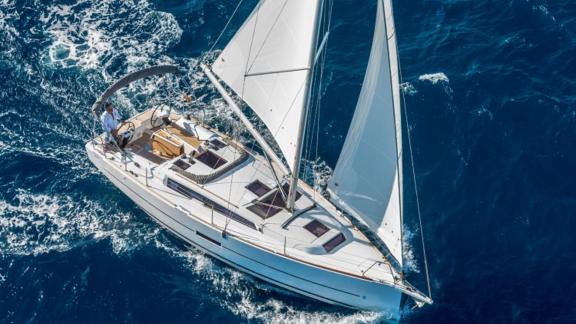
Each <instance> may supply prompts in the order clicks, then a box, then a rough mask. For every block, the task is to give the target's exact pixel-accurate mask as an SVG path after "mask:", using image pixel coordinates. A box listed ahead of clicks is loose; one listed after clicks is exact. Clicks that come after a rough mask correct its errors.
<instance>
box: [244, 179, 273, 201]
mask: <svg viewBox="0 0 576 324" xmlns="http://www.w3.org/2000/svg"><path fill="white" fill-rule="evenodd" d="M246 189H248V190H250V191H251V192H252V193H254V194H255V195H256V196H258V197H262V196H264V195H265V194H266V193H268V192H269V191H270V190H272V188H270V187H268V186H267V185H266V184H264V183H263V182H262V181H260V180H255V181H253V182H251V183H250V184H249V185H247V186H246Z"/></svg>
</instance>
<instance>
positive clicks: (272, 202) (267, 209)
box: [247, 183, 302, 219]
mask: <svg viewBox="0 0 576 324" xmlns="http://www.w3.org/2000/svg"><path fill="white" fill-rule="evenodd" d="M289 186H290V185H289V184H288V183H286V184H284V185H283V186H282V190H283V191H284V194H286V195H287V194H288V188H289ZM301 196H302V194H301V193H300V192H298V191H297V192H296V200H298V199H299V198H300V197H301ZM285 207H286V200H284V197H283V195H282V193H281V192H280V188H276V190H274V191H273V192H272V193H270V194H269V195H267V196H266V197H264V198H263V199H262V200H260V201H257V202H255V203H254V204H253V205H251V206H249V207H248V208H247V209H248V210H250V211H251V212H253V213H255V214H256V215H258V216H260V217H262V218H263V219H267V218H270V217H272V216H274V215H276V214H278V213H279V212H280V211H281V210H282V209H283V208H285Z"/></svg>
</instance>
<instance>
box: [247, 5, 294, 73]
mask: <svg viewBox="0 0 576 324" xmlns="http://www.w3.org/2000/svg"><path fill="white" fill-rule="evenodd" d="M288 1H289V0H286V1H285V2H284V4H283V5H282V8H281V9H280V11H279V12H278V15H277V16H276V18H275V19H274V23H273V24H272V27H270V29H269V30H268V33H266V36H265V37H264V40H263V41H262V44H261V45H260V48H259V49H258V52H257V53H256V55H255V56H254V60H253V61H252V63H251V64H250V67H248V68H247V69H246V70H245V71H246V72H248V71H250V70H252V68H253V67H254V64H256V59H258V56H260V52H262V49H263V48H264V45H266V42H268V38H269V37H270V35H272V31H273V30H274V28H275V27H276V24H277V23H278V21H279V20H280V16H282V13H283V12H284V9H286V5H287V4H288ZM256 22H258V20H256ZM254 30H256V23H255V24H254ZM250 49H252V44H250ZM248 60H250V55H248ZM246 66H248V64H246Z"/></svg>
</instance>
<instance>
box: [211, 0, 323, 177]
mask: <svg viewBox="0 0 576 324" xmlns="http://www.w3.org/2000/svg"><path fill="white" fill-rule="evenodd" d="M318 10H319V0H262V1H260V3H259V4H258V5H257V7H256V8H255V9H254V11H253V12H252V14H251V15H250V16H249V17H248V19H247V20H246V22H244V24H243V25H242V27H241V28H240V29H239V30H238V32H237V33H236V35H234V37H233V38H232V40H231V41H230V43H228V45H227V46H226V47H225V48H224V50H223V51H222V53H221V54H220V56H219V57H218V58H217V59H216V61H215V62H214V64H213V65H212V71H213V72H214V73H215V74H216V75H218V76H219V77H220V79H221V80H222V81H224V82H225V83H226V84H227V85H228V86H229V87H230V88H232V90H234V92H236V94H237V95H238V96H240V97H241V98H242V100H244V101H245V102H246V103H247V104H248V105H249V106H250V107H251V108H252V110H253V111H254V112H255V113H256V114H257V115H258V117H260V119H262V121H263V122H264V123H265V124H266V126H267V127H268V129H269V130H270V132H271V133H272V135H273V136H274V139H275V140H276V143H277V144H278V146H279V147H280V150H281V151H282V153H283V155H284V157H285V159H286V160H287V161H289V164H290V165H289V166H290V169H291V170H292V171H294V163H293V161H294V160H295V155H296V152H297V145H298V139H297V137H298V131H299V128H300V126H301V121H302V120H301V119H302V118H303V114H302V111H303V109H304V108H305V107H304V105H305V102H306V100H305V98H306V95H307V89H306V85H307V80H308V78H309V77H310V70H311V65H312V54H313V46H314V44H313V43H314V40H315V37H314V36H315V33H316V30H315V29H316V20H317V19H318V18H317V17H318V15H317V12H318Z"/></svg>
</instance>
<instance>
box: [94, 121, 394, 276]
mask: <svg viewBox="0 0 576 324" xmlns="http://www.w3.org/2000/svg"><path fill="white" fill-rule="evenodd" d="M146 116H148V118H149V111H148V112H145V113H143V114H141V115H138V116H135V119H136V121H137V122H138V123H139V125H138V127H136V131H135V135H138V137H137V138H135V139H134V140H133V141H132V142H131V143H130V144H129V145H128V146H127V147H126V149H125V152H126V161H125V163H124V164H122V158H121V155H120V152H113V153H108V154H114V155H117V156H118V158H115V159H114V160H113V163H117V164H118V167H120V168H121V169H124V170H125V171H124V172H126V173H129V174H132V175H133V176H136V177H137V179H138V181H140V182H142V183H145V184H146V185H147V186H148V188H149V190H150V191H151V192H154V193H155V194H156V195H158V196H160V197H162V198H163V199H166V200H168V201H171V202H172V203H173V204H174V205H176V206H180V207H181V208H183V209H184V210H186V211H187V212H188V213H189V214H190V216H191V217H197V218H200V219H202V220H203V221H205V222H206V223H208V224H211V225H212V226H215V227H218V228H221V229H225V231H226V232H228V233H230V234H231V235H235V236H236V237H237V238H239V239H241V240H243V241H245V242H248V243H250V244H253V245H256V246H259V247H260V248H264V249H268V250H271V251H274V252H276V253H280V254H283V255H285V256H287V257H291V258H295V259H298V260H301V261H303V262H307V263H310V264H314V265H317V266H320V267H325V268H330V269H333V270H335V271H339V272H344V273H348V274H351V275H355V276H361V277H366V278H372V279H377V280H383V281H388V282H395V281H396V280H397V278H398V276H399V275H398V273H396V272H395V270H394V269H393V268H392V267H391V265H390V264H389V263H388V262H387V260H386V259H385V258H384V257H383V255H382V253H380V252H379V251H378V249H376V248H375V247H374V246H373V245H372V243H370V241H369V240H368V239H367V238H366V237H365V236H364V235H363V234H362V233H361V232H360V231H358V230H357V229H356V228H355V227H354V226H353V225H352V224H351V223H350V222H349V221H348V220H347V219H346V218H345V217H343V216H342V215H341V214H340V213H339V212H338V211H337V210H336V209H335V208H334V207H333V206H332V204H330V203H329V202H328V201H327V200H326V199H324V198H323V197H322V196H321V195H320V194H318V193H317V192H315V191H314V190H313V189H312V188H310V187H309V186H307V185H306V184H305V183H303V182H300V183H299V189H298V190H299V191H298V195H297V196H298V199H297V201H296V206H295V211H294V212H293V213H292V212H290V211H288V210H286V209H285V207H284V206H285V200H284V195H285V193H286V192H285V191H282V189H283V190H286V189H287V184H286V183H285V182H282V181H281V183H282V186H279V185H278V183H277V180H276V179H283V178H284V176H285V175H284V174H281V171H280V168H275V170H274V171H273V170H272V169H271V168H270V164H269V162H268V161H266V160H265V159H264V158H263V157H262V156H260V155H257V154H255V153H254V152H251V151H249V150H247V149H246V148H244V147H242V146H241V145H240V144H239V143H237V142H235V141H233V140H231V139H229V138H227V137H226V136H224V135H221V134H219V133H217V132H216V131H214V130H211V129H209V128H208V127H205V126H202V125H199V124H198V123H197V122H195V121H189V120H185V119H184V118H182V117H180V116H178V115H173V116H171V119H172V120H173V122H172V124H171V125H170V126H162V127H154V128H153V127H150V126H151V125H150V124H149V123H148V124H147V122H146ZM133 119H134V118H133ZM131 121H132V119H131ZM135 124H136V122H135ZM163 132H167V133H168V135H166V134H164V133H163ZM158 134H164V135H162V136H164V138H162V139H160V141H161V142H162V141H164V140H165V141H164V142H162V143H163V144H166V147H164V148H163V147H162V146H161V145H158V143H156V142H158V136H160V135H158ZM168 137H169V138H168ZM155 141H156V142H155ZM163 150H164V151H163ZM176 153H179V154H176ZM180 153H181V154H180ZM103 154H105V153H103ZM274 172H275V173H276V175H275V174H274Z"/></svg>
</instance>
